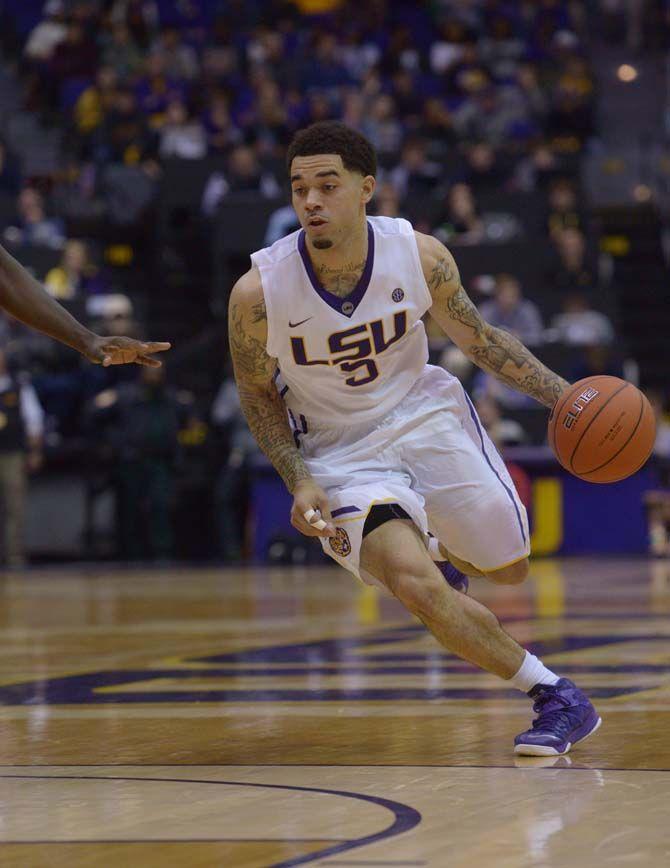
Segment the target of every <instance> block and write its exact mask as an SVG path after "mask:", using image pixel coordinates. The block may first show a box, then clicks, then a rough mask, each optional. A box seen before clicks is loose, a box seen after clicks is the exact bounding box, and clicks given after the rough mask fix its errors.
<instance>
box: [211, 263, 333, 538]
mask: <svg viewBox="0 0 670 868" xmlns="http://www.w3.org/2000/svg"><path fill="white" fill-rule="evenodd" d="M228 339H229V342H230V353H231V356H232V360H233V369H234V373H235V380H236V382H237V389H238V392H239V395H240V404H241V405H242V412H243V413H244V416H245V418H246V420H247V423H248V425H249V428H250V430H251V433H252V434H253V435H254V438H255V439H256V442H257V443H258V445H259V446H260V448H261V449H262V450H263V452H264V453H265V454H266V455H267V457H268V458H269V459H270V461H271V462H272V464H273V465H274V468H275V470H276V471H277V472H278V473H279V475H280V476H281V478H282V479H283V480H284V483H285V484H286V487H287V488H288V490H289V491H290V492H291V494H293V497H294V502H293V509H292V510H291V523H292V524H293V526H294V527H296V528H297V529H298V530H299V531H300V532H301V533H304V534H306V535H307V536H332V534H333V533H334V528H333V527H332V526H331V525H330V523H329V522H330V512H329V510H328V499H327V497H326V495H325V493H324V492H323V491H322V489H321V488H319V486H317V485H316V483H315V482H314V481H313V479H312V477H311V475H310V472H309V470H308V468H307V465H306V464H305V462H304V460H303V457H302V455H301V454H300V452H299V451H298V449H297V447H296V445H295V440H294V438H293V434H292V432H291V429H290V427H289V424H288V417H287V413H286V407H285V405H284V402H283V401H282V399H281V397H280V395H279V392H278V391H277V388H276V386H275V384H274V379H273V378H274V372H275V370H276V368H277V362H276V360H275V359H273V358H272V357H271V356H269V355H268V353H267V350H266V344H267V311H266V309H265V300H264V297H263V288H262V285H261V280H260V275H259V273H258V270H257V269H255V268H252V269H251V270H250V271H248V272H247V273H246V274H244V275H243V276H242V277H241V278H240V279H239V280H238V281H237V283H236V284H235V286H234V287H233V290H232V292H231V295H230V303H229V307H228ZM309 509H314V510H319V512H320V513H321V515H322V517H323V518H324V519H325V520H326V521H327V522H328V526H327V528H326V529H324V530H323V531H318V530H316V529H315V528H313V527H311V526H310V524H309V522H307V521H306V520H305V518H304V513H305V512H307V510H309Z"/></svg>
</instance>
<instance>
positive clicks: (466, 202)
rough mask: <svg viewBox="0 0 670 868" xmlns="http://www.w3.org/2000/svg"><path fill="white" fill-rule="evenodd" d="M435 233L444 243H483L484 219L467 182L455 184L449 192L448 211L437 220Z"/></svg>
mask: <svg viewBox="0 0 670 868" xmlns="http://www.w3.org/2000/svg"><path fill="white" fill-rule="evenodd" d="M433 233H434V235H435V237H436V238H439V240H440V241H442V242H443V243H444V244H481V243H482V241H483V240H484V234H485V233H484V221H483V220H482V218H481V215H480V214H479V212H478V210H477V205H476V203H475V198H474V196H473V195H472V190H471V189H470V187H468V185H467V184H453V185H452V187H451V188H450V190H449V193H448V194H447V201H446V212H445V213H443V215H442V216H441V217H439V218H438V220H437V225H436V226H435V228H434V230H433Z"/></svg>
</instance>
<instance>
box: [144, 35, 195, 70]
mask: <svg viewBox="0 0 670 868" xmlns="http://www.w3.org/2000/svg"><path fill="white" fill-rule="evenodd" d="M152 52H156V53H158V54H161V55H162V56H163V57H164V58H165V72H166V74H167V76H168V77H169V78H172V79H174V80H176V81H194V80H195V79H196V78H197V77H198V74H199V72H200V64H199V63H198V55H197V54H196V52H195V49H194V48H193V46H192V45H188V44H187V43H186V42H184V40H183V39H182V36H181V33H180V32H179V29H178V28H177V27H170V26H167V27H164V28H163V29H162V30H161V32H160V33H159V35H158V37H157V39H156V40H155V42H154V44H153V46H152Z"/></svg>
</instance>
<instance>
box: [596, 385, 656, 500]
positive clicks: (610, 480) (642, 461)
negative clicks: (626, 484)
mask: <svg viewBox="0 0 670 868" xmlns="http://www.w3.org/2000/svg"><path fill="white" fill-rule="evenodd" d="M638 391H639V390H638ZM640 396H641V398H642V413H641V414H640V419H639V420H638V427H639V425H640V423H641V422H642V418H643V416H644V411H645V409H646V407H645V405H646V404H647V403H648V402H647V399H646V398H645V396H644V395H643V394H642V393H641V392H640ZM649 412H650V413H651V412H652V410H651V407H650V408H649ZM653 448H654V444H653V440H652V447H651V449H650V450H649V452H648V453H647V454H646V455H645V456H644V458H643V459H642V460H641V461H640V463H639V464H638V465H637V466H636V467H635V468H634V469H633V470H630V471H628V472H627V473H625V474H624V475H623V476H617V478H616V479H608V480H606V481H605V480H601V479H587V478H586V477H587V476H588V475H589V474H590V473H595V472H596V471H597V470H601V469H602V467H600V468H596V470H589V471H588V473H585V474H584V475H583V476H584V479H585V481H586V482H592V483H595V484H598V485H608V484H609V483H610V482H621V481H622V480H623V479H628V477H629V476H633V474H635V473H637V472H638V470H640V469H641V468H642V467H644V465H645V464H646V463H647V461H648V460H649V456H650V455H651V451H652V450H653ZM617 454H619V453H617ZM614 457H616V456H614ZM610 460H612V459H610ZM603 466H604V465H603Z"/></svg>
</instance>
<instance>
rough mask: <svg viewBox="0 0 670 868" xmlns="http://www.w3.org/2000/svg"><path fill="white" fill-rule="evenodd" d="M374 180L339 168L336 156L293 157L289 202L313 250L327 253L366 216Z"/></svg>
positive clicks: (340, 159) (340, 164)
mask: <svg viewBox="0 0 670 868" xmlns="http://www.w3.org/2000/svg"><path fill="white" fill-rule="evenodd" d="M374 187H375V179H374V178H373V177H372V176H371V175H367V176H366V177H363V176H362V175H361V174H360V173H359V172H352V171H349V170H348V169H345V168H344V166H343V165H342V157H340V156H339V154H317V155H316V156H313V157H296V158H295V159H294V160H293V162H292V163H291V188H292V201H293V207H294V208H295V212H296V214H297V215H298V219H299V220H300V225H301V226H302V228H303V229H304V230H305V232H306V234H307V238H308V239H309V241H310V242H311V243H312V245H313V246H314V247H316V248H317V249H319V250H326V249H328V248H330V247H335V246H336V245H337V244H338V243H339V242H340V241H342V240H343V239H346V238H347V237H348V236H349V235H350V233H351V231H352V229H353V228H354V227H355V226H356V225H357V223H358V221H359V220H360V219H361V216H362V215H363V214H364V213H365V205H366V204H367V203H368V202H369V201H370V199H371V198H372V193H373V191H374Z"/></svg>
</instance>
